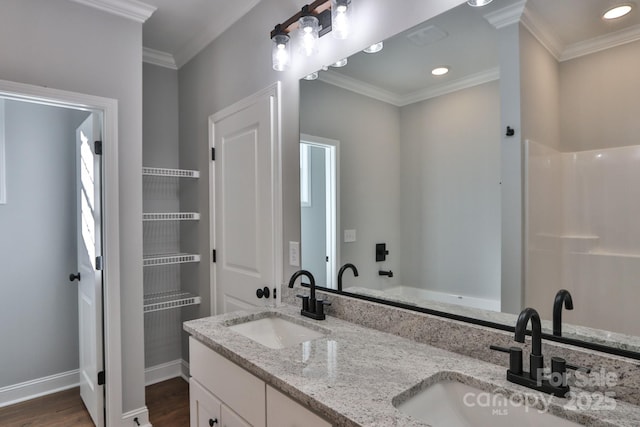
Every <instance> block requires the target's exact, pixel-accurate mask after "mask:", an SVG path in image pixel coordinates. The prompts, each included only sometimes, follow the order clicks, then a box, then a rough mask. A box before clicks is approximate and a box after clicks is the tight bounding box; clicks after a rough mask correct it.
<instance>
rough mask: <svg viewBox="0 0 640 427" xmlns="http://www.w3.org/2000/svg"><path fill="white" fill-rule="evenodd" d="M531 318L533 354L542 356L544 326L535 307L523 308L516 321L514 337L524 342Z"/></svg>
mask: <svg viewBox="0 0 640 427" xmlns="http://www.w3.org/2000/svg"><path fill="white" fill-rule="evenodd" d="M529 319H531V354H532V355H533V356H542V326H541V324H540V315H539V314H538V312H537V311H536V310H535V309H533V308H531V307H527V308H525V309H524V310H522V312H521V313H520V316H518V321H517V322H516V334H515V338H514V339H515V340H516V341H518V342H524V336H525V331H526V329H527V324H528V323H529Z"/></svg>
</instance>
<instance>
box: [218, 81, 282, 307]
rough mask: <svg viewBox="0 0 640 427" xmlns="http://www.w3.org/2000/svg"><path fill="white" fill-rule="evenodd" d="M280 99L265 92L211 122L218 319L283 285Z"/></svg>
mask: <svg viewBox="0 0 640 427" xmlns="http://www.w3.org/2000/svg"><path fill="white" fill-rule="evenodd" d="M276 94H277V92H276V91H265V92H263V93H261V94H257V95H256V96H254V97H251V98H250V99H248V100H245V101H242V102H240V103H238V104H236V105H234V106H232V107H230V108H228V109H225V110H224V111H222V112H220V113H218V114H215V115H214V116H212V118H211V123H212V126H211V132H212V138H211V140H212V145H213V147H214V148H215V162H214V167H213V168H214V173H213V174H212V178H213V181H214V183H213V184H212V188H214V189H215V192H214V195H213V200H214V202H213V203H214V207H213V209H212V212H213V216H214V218H213V219H212V228H213V233H212V244H213V248H215V250H216V263H215V265H214V279H213V280H214V285H215V286H214V289H215V293H214V294H215V309H216V313H218V314H220V313H226V312H229V311H234V310H239V309H243V308H247V307H252V306H255V305H258V304H263V303H264V300H260V299H258V298H257V296H256V290H257V289H261V288H263V287H265V286H267V287H269V288H270V289H273V288H274V286H276V285H277V284H278V281H277V280H278V275H279V269H281V267H279V263H278V260H279V259H281V255H280V254H281V252H282V249H281V244H279V243H278V241H279V239H278V234H279V233H280V226H279V221H278V218H279V214H278V212H279V203H280V202H279V200H278V194H279V181H278V178H277V177H278V176H279V172H278V165H279V145H278V136H277V135H278V134H277V129H276V126H277V123H278V121H277V119H276V114H277V111H278V109H277V108H276V103H277V95H276ZM271 298H273V295H271Z"/></svg>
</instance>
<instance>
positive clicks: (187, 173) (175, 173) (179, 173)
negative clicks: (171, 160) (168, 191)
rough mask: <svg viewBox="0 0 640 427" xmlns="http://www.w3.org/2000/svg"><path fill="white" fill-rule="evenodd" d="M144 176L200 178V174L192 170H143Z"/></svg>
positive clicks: (144, 168) (145, 168)
mask: <svg viewBox="0 0 640 427" xmlns="http://www.w3.org/2000/svg"><path fill="white" fill-rule="evenodd" d="M142 175H146V176H166V177H173V178H199V177H200V172H199V171H196V170H190V169H167V168H147V167H143V168H142Z"/></svg>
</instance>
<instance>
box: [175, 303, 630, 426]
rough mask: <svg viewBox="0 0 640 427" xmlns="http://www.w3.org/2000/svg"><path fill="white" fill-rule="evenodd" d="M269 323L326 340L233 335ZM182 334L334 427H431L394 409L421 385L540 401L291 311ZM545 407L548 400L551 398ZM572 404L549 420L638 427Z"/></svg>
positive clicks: (374, 335) (469, 366) (491, 378)
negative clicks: (275, 341) (280, 343)
mask: <svg viewBox="0 0 640 427" xmlns="http://www.w3.org/2000/svg"><path fill="white" fill-rule="evenodd" d="M269 315H276V316H282V317H285V318H288V319H293V320H294V321H295V322H297V323H301V324H304V325H305V326H310V327H311V328H315V329H318V328H321V329H320V330H322V331H324V332H326V335H325V336H323V337H322V338H318V339H316V340H313V341H310V342H307V343H303V344H298V345H295V346H293V347H289V348H285V349H279V350H274V349H270V348H267V347H264V346H262V345H260V344H258V343H256V342H254V341H252V340H250V339H249V338H246V337H244V336H242V335H240V334H238V333H236V332H234V331H232V330H230V329H228V327H227V326H229V325H232V324H237V323H240V322H242V321H246V320H249V319H258V318H261V317H265V316H269ZM184 329H185V330H186V331H187V332H188V333H190V334H191V335H193V336H194V337H195V338H197V339H198V340H200V341H201V342H203V343H204V344H206V345H207V346H208V347H210V348H211V349H213V350H214V351H216V352H218V353H220V354H221V355H223V356H224V357H226V358H227V359H229V360H231V361H233V362H235V363H236V364H238V365H239V366H241V367H243V368H244V369H246V370H247V371H249V372H250V373H252V374H253V375H255V376H257V377H258V378H260V379H262V380H263V381H265V382H266V383H268V384H271V385H272V386H274V387H275V388H277V389H279V390H280V391H282V392H283V393H285V394H287V395H289V396H291V397H292V398H294V399H295V400H297V401H299V402H301V403H302V404H304V405H305V406H307V407H308V408H310V409H311V410H313V411H314V412H316V413H318V414H319V415H321V416H322V417H324V418H325V419H327V420H328V421H330V422H331V423H332V424H333V425H334V426H371V427H373V426H380V427H383V426H384V427H393V426H397V427H411V426H426V425H427V424H425V423H423V422H420V421H417V420H415V419H413V418H411V417H409V416H407V415H404V414H403V413H401V412H400V411H398V410H397V409H395V408H394V406H393V405H392V399H393V398H394V397H396V396H398V395H400V394H401V393H403V392H406V391H407V390H409V389H412V388H414V387H415V386H416V385H420V386H419V387H417V388H415V389H416V390H419V389H421V388H425V387H427V386H428V385H430V384H431V383H434V382H437V381H439V380H442V379H456V380H458V381H460V382H465V383H467V384H469V385H472V386H475V387H477V388H480V389H482V390H484V391H489V392H491V391H496V390H500V391H501V393H505V394H507V395H512V394H520V393H527V394H532V393H536V392H535V391H533V390H529V389H526V388H524V387H520V386H517V385H515V384H512V383H509V382H507V381H506V379H505V369H504V368H503V367H500V366H497V365H493V364H491V363H487V362H483V361H480V360H476V359H472V358H470V357H465V356H461V355H459V354H455V353H451V352H448V351H445V350H441V349H438V348H435V347H431V346H429V345H426V344H421V343H417V342H415V341H411V340H408V339H405V338H401V337H398V336H395V335H391V334H387V333H384V332H379V331H375V330H372V329H368V328H364V327H361V326H358V325H355V324H353V323H349V322H345V321H342V320H340V319H336V318H333V317H327V320H325V321H320V322H318V321H313V320H309V319H306V318H304V317H302V316H300V314H299V309H298V308H296V307H292V306H282V307H279V308H277V309H255V310H252V311H241V312H234V313H229V314H226V315H221V316H215V317H209V318H204V319H197V320H192V321H189V322H186V323H185V324H184ZM470 339H472V337H470ZM505 357H507V356H506V355H505ZM527 365H528V363H526V362H525V367H526V366H527ZM572 390H574V391H579V390H578V389H572ZM545 399H549V396H547V395H545ZM567 402H568V400H567V399H557V398H553V399H552V400H551V404H550V405H549V412H551V413H553V414H562V415H561V416H562V417H564V418H567V419H570V420H573V421H576V422H579V423H581V424H584V425H591V426H629V427H631V426H634V427H636V426H638V425H640V408H638V407H636V406H634V405H630V404H628V403H625V402H621V401H618V402H616V408H615V410H583V411H567V410H565V409H563V405H565V404H566V403H567Z"/></svg>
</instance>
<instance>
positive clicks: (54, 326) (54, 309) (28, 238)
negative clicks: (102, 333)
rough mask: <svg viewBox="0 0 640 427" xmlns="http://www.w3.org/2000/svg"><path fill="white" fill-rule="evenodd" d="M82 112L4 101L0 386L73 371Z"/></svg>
mask: <svg viewBox="0 0 640 427" xmlns="http://www.w3.org/2000/svg"><path fill="white" fill-rule="evenodd" d="M87 115H88V113H86V112H80V111H74V110H68V109H64V108H59V107H49V106H43V105H38V104H32V103H27V102H19V101H6V103H5V120H6V122H5V123H6V128H5V141H6V155H7V175H6V178H7V187H8V192H9V195H10V197H9V200H8V203H7V204H6V205H0V236H2V239H0V271H1V272H2V275H1V277H0V283H1V284H2V285H1V286H0V324H1V325H3V327H2V328H1V329H0V342H2V353H1V356H2V360H1V362H0V388H1V387H6V386H10V385H13V384H18V383H21V382H25V381H29V380H32V379H36V378H41V377H45V376H49V375H54V374H59V373H62V372H67V371H71V370H74V369H78V288H77V286H76V284H75V283H70V282H69V273H71V272H74V271H77V268H78V267H77V265H78V263H77V249H76V212H75V206H76V186H75V181H76V179H75V178H76V160H75V157H76V149H75V138H76V135H75V130H76V127H77V126H78V125H79V124H80V123H81V122H82V120H83V119H84V118H85V117H86V116H87Z"/></svg>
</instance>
